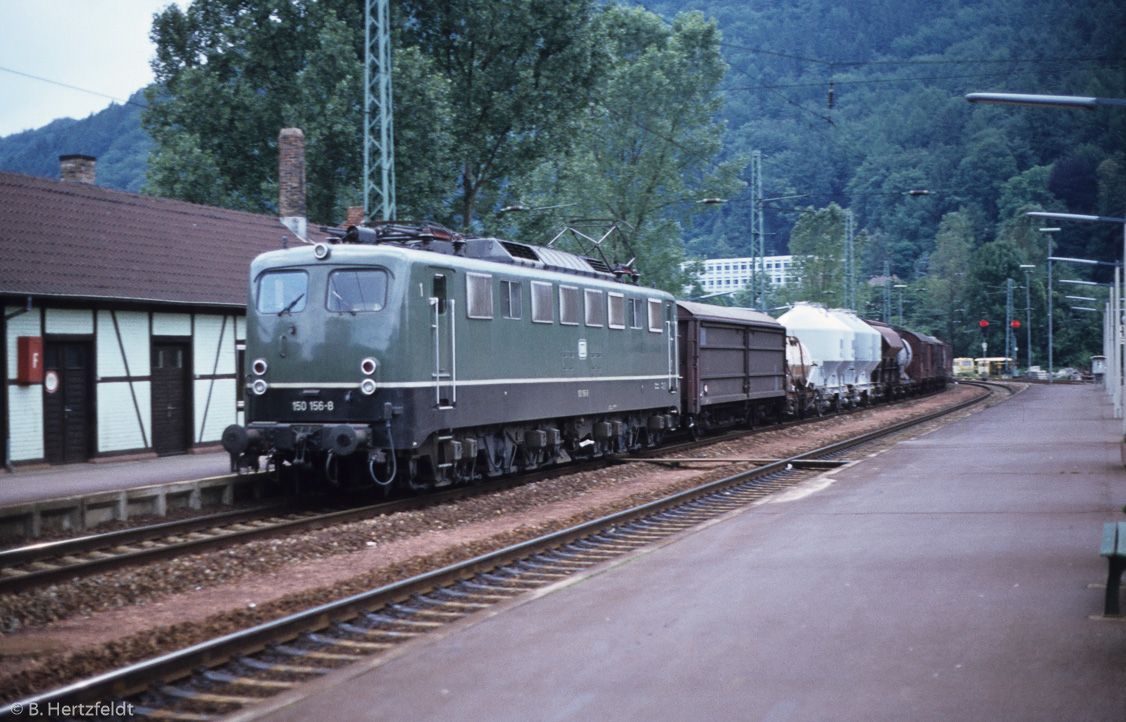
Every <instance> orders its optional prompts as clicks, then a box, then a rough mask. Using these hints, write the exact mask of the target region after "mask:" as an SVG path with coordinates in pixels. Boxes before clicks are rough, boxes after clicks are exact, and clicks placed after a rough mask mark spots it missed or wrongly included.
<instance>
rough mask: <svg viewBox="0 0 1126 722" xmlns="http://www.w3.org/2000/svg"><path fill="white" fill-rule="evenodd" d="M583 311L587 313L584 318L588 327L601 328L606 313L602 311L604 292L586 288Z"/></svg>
mask: <svg viewBox="0 0 1126 722" xmlns="http://www.w3.org/2000/svg"><path fill="white" fill-rule="evenodd" d="M583 309H584V310H585V311H586V315H585V317H584V318H585V321H586V325H587V326H601V325H602V323H603V320H604V317H605V313H606V312H605V311H603V310H602V291H599V290H596V289H593V288H584V289H583Z"/></svg>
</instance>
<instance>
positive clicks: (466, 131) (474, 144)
mask: <svg viewBox="0 0 1126 722" xmlns="http://www.w3.org/2000/svg"><path fill="white" fill-rule="evenodd" d="M396 10H397V16H398V18H399V21H400V34H399V37H401V38H402V40H403V42H404V43H405V44H406V45H408V46H414V47H417V48H419V50H420V51H421V52H422V53H423V54H424V55H426V56H427V57H428V58H429V59H430V60H431V61H432V63H433V68H434V70H435V71H436V72H437V73H438V74H439V75H440V76H441V77H442V78H444V79H445V81H446V82H447V84H448V88H449V103H448V105H446V110H447V112H448V113H449V115H450V119H449V122H448V123H447V126H446V127H447V128H448V132H449V135H450V137H451V139H452V146H453V148H454V153H455V155H456V177H455V178H449V179H448V180H449V181H451V182H452V181H455V180H456V185H457V192H456V197H455V204H456V206H455V208H456V213H457V214H458V215H459V216H460V217H461V223H462V225H463V226H465V227H470V226H471V225H472V224H473V222H474V221H475V220H476V219H477V216H478V213H479V211H478V206H479V205H481V201H482V199H486V200H490V201H496V200H497V199H498V198H499V197H500V196H501V195H503V193H504V185H505V184H506V183H510V182H513V181H515V180H517V179H519V178H521V177H523V176H524V175H525V174H526V173H528V172H530V171H531V170H532V169H533V168H534V167H535V166H536V165H538V164H539V163H540V162H542V161H543V160H544V158H547V157H550V156H553V155H559V154H561V153H563V152H564V151H565V149H566V148H567V147H568V145H569V144H570V143H571V141H572V140H573V139H574V137H575V134H576V132H577V131H578V130H579V128H580V121H581V119H582V117H583V113H584V112H585V111H586V109H587V105H588V103H589V102H590V100H591V93H592V90H593V88H594V84H595V81H596V80H597V78H598V74H599V68H600V67H601V65H602V64H603V60H602V58H601V54H600V48H599V44H598V43H596V42H595V39H594V35H593V34H592V32H591V30H592V23H593V22H594V18H595V15H596V4H595V3H594V1H593V0H505V1H503V2H502V1H501V0H404V2H400V3H397V5H396ZM412 124H413V119H412ZM398 157H399V158H402V157H403V156H401V155H400V156H398ZM410 161H411V162H417V163H426V162H428V161H427V156H426V154H425V153H423V154H420V155H417V156H414V157H411V159H410Z"/></svg>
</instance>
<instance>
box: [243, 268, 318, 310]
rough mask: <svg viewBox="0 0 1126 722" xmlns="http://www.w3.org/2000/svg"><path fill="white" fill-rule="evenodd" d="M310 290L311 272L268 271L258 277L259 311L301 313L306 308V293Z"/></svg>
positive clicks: (257, 305) (256, 305) (257, 302)
mask: <svg viewBox="0 0 1126 722" xmlns="http://www.w3.org/2000/svg"><path fill="white" fill-rule="evenodd" d="M308 291H309V274H308V273H306V272H305V271H266V272H265V273H263V274H262V275H261V276H259V277H258V294H257V295H258V298H257V301H256V302H255V307H256V308H257V309H258V312H259V313H276V314H278V315H279V316H280V315H282V314H284V313H301V312H302V311H304V310H305V294H306V293H308Z"/></svg>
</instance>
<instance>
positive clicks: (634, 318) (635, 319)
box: [629, 298, 644, 328]
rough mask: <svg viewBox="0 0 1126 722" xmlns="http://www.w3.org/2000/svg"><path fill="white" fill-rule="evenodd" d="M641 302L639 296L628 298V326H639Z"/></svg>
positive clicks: (641, 315)
mask: <svg viewBox="0 0 1126 722" xmlns="http://www.w3.org/2000/svg"><path fill="white" fill-rule="evenodd" d="M642 308H643V303H642V300H641V299H640V298H631V299H629V327H630V328H641V319H642V318H643V317H644V315H643V313H644V312H643V311H642Z"/></svg>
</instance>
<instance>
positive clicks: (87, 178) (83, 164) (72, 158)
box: [59, 155, 97, 185]
mask: <svg viewBox="0 0 1126 722" xmlns="http://www.w3.org/2000/svg"><path fill="white" fill-rule="evenodd" d="M96 161H97V158H95V157H94V156H92V155H60V156H59V177H60V178H62V179H63V180H65V181H73V182H75V183H88V184H90V185H95V182H96V179H97V173H96V171H95V169H94V164H95V162H96Z"/></svg>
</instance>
